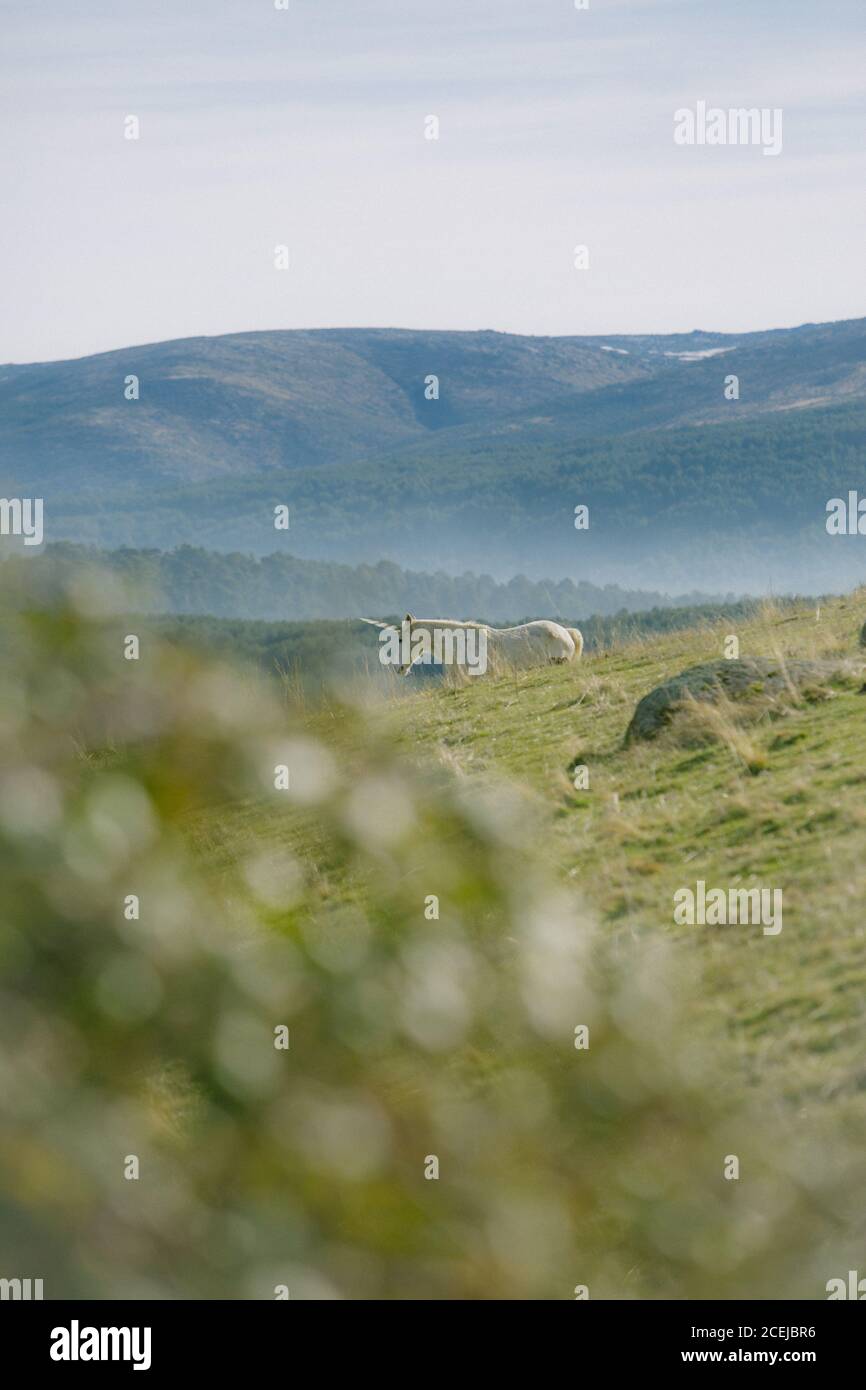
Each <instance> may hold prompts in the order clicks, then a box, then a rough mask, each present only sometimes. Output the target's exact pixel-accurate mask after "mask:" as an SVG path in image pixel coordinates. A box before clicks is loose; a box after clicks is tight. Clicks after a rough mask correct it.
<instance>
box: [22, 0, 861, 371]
mask: <svg viewBox="0 0 866 1390" xmlns="http://www.w3.org/2000/svg"><path fill="white" fill-rule="evenodd" d="M864 73H866V2H864V0H590V8H589V10H587V11H579V10H577V9H576V8H575V4H574V0H289V10H288V12H283V11H278V10H276V9H275V8H274V0H77V3H75V4H62V3H54V2H53V0H52V3H42V0H0V80H2V98H3V110H2V127H3V139H2V148H0V179H2V183H0V187H2V195H3V213H2V218H0V255H2V277H3V295H2V305H3V312H2V315H0V361H4V362H8V361H18V362H21V361H33V360H39V359H47V358H57V357H69V356H78V355H81V354H84V353H89V352H95V351H100V350H103V349H107V348H112V347H119V346H123V345H125V344H129V343H140V342H146V341H152V340H159V339H165V338H174V337H185V336H189V335H192V334H199V333H225V332H233V331H238V330H246V329H260V328H294V327H322V326H337V325H340V326H342V325H402V326H406V327H418V328H421V327H424V328H496V329H501V330H508V331H513V332H523V333H628V332H649V331H664V330H670V331H675V330H676V331H679V330H683V331H687V330H690V329H693V328H698V327H700V328H716V329H727V330H733V331H742V330H745V329H748V328H764V327H772V326H783V325H790V324H795V323H800V322H803V321H806V320H823V319H839V318H852V317H857V316H860V315H863V314H866V285H864V271H863V257H864V245H866V236H864V232H866V227H864V221H866V218H864V208H866V194H864V189H866V178H864V175H866V153H864V144H866V142H864V133H866V119H864V117H866V100H864ZM700 100H703V101H706V102H707V103H709V104H710V105H711V106H721V107H723V108H726V109H727V108H729V107H732V106H750V107H751V106H756V107H769V108H775V107H781V108H782V110H783V113H784V114H783V150H782V153H781V155H780V156H779V157H778V158H768V157H765V156H764V155H763V153H762V150H761V149H760V148H756V147H730V146H728V147H707V146H703V147H698V146H694V147H679V146H677V145H676V144H675V143H674V140H673V113H674V111H675V110H676V109H677V108H680V107H686V106H688V107H692V108H694V107H695V105H696V103H697V102H698V101H700ZM129 114H134V115H137V116H138V117H139V118H140V121H141V137H140V139H139V140H138V141H137V142H136V141H130V140H126V139H124V118H125V117H126V116H127V115H129ZM431 114H435V115H437V116H438V117H439V120H440V122H441V133H440V139H439V140H438V141H428V140H425V138H424V122H425V117H426V116H428V115H431ZM579 243H583V244H586V245H588V246H589V249H590V268H589V270H588V271H577V270H575V268H574V263H573V253H574V247H575V245H577V244H579ZM278 244H286V245H288V247H289V249H290V268H289V270H288V271H285V272H281V271H277V270H275V268H274V247H275V246H276V245H278Z"/></svg>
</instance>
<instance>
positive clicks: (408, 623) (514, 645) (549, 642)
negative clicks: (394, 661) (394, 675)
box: [361, 613, 583, 676]
mask: <svg viewBox="0 0 866 1390" xmlns="http://www.w3.org/2000/svg"><path fill="white" fill-rule="evenodd" d="M361 622H362V623H370V625H371V626H372V627H378V628H381V629H382V630H384V631H400V629H398V628H396V626H395V624H394V623H380V622H378V621H377V619H376V618H362V619H361ZM401 628H402V629H403V631H408V636H409V646H410V647H411V646H412V637H413V635H414V634H415V633H417V632H425V633H429V634H433V633H434V632H435V631H436V629H437V628H438V629H440V630H441V631H449V630H450V631H452V632H453V631H459V630H460V629H463V630H464V631H467V630H474V631H477V632H479V633H482V632H483V633H484V634H485V639H486V642H487V649H488V651H490V652H492V653H493V654H494V655H498V656H500V657H503V658H504V659H505V660H506V661H507V662H508V663H509V664H510V665H511V666H547V665H549V664H550V663H551V662H553V663H555V664H557V665H562V664H564V663H565V662H568V661H578V660H580V657H581V655H582V654H583V636H582V634H581V633H580V632H579V631H578V629H577V628H576V627H563V626H562V624H561V623H554V622H551V621H550V619H548V618H536V619H535V620H534V621H533V622H530V623H520V624H519V625H518V626H517V627H489V626H488V625H487V623H474V622H461V621H459V620H458V619H457V618H416V617H414V616H413V615H412V614H411V613H407V614H406V617H405V618H404V619H403V622H402V624H401ZM417 659H418V658H415V660H417ZM413 665H414V660H410V661H409V662H408V663H407V664H406V665H404V666H400V667H399V668H398V669H399V671H400V674H401V675H403V676H408V674H409V672H410V671H411V669H412V666H413Z"/></svg>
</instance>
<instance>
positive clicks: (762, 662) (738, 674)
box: [625, 656, 857, 743]
mask: <svg viewBox="0 0 866 1390" xmlns="http://www.w3.org/2000/svg"><path fill="white" fill-rule="evenodd" d="M856 675H857V673H856V672H854V671H852V670H851V669H850V667H848V666H846V664H845V663H844V662H840V661H795V660H786V661H785V662H784V663H783V662H781V661H780V660H778V658H773V657H765V656H745V657H743V658H742V659H741V660H739V661H728V660H725V659H724V658H723V659H721V660H719V661H706V662H704V663H703V665H701V666H690V667H689V669H688V670H687V671H682V672H681V673H680V674H679V675H678V676H674V677H673V678H672V679H671V680H669V681H665V683H664V685H658V686H656V688H655V690H651V691H650V693H649V694H648V695H644V697H643V699H642V700H641V701H640V702H639V703H638V705H637V707H636V709H635V712H634V714H633V715H632V720H631V723H630V724H629V726H628V729H627V730H626V735H625V741H626V743H631V742H632V740H633V739H636V738H655V736H656V734H658V733H660V731H661V730H662V729H663V728H665V726H666V725H667V724H668V723H669V722H670V720H671V718H672V716H673V715H674V714H675V712H676V710H677V708H678V707H679V706H680V705H681V704H682V702H683V701H684V700H687V699H688V698H689V697H691V698H692V699H694V700H704V701H710V702H712V701H715V700H719V699H721V698H722V697H723V696H727V698H728V699H729V700H742V699H745V698H747V697H748V696H750V695H765V696H766V695H770V696H774V695H779V694H781V693H782V692H784V691H786V690H789V689H790V688H791V686H794V688H795V689H803V688H804V687H807V686H810V685H811V686H826V685H828V684H830V683H832V682H833V681H834V680H837V681H840V682H841V683H843V684H846V683H848V682H849V681H850V680H851V679H853V678H855V677H856ZM846 678H847V679H846Z"/></svg>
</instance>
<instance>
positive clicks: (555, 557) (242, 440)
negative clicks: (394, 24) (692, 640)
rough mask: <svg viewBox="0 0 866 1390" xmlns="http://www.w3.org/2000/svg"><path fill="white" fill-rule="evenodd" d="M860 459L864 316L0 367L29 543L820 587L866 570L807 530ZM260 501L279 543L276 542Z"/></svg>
mask: <svg viewBox="0 0 866 1390" xmlns="http://www.w3.org/2000/svg"><path fill="white" fill-rule="evenodd" d="M133 375H134V376H135V377H137V378H138V382H139V389H140V398H139V399H138V400H126V399H125V398H124V385H125V381H126V379H127V378H128V377H130V376H133ZM434 376H435V377H436V378H437V380H438V390H439V398H438V399H427V398H426V395H425V383H427V382H428V381H429V379H430V378H432V377H434ZM731 376H736V378H737V380H738V387H739V396H738V398H737V399H734V400H730V399H726V396H725V382H726V380H727V379H728V378H729V377H731ZM864 456H866V320H863V319H856V320H850V321H846V322H841V323H835V324H806V325H803V326H802V327H800V328H795V329H783V330H772V331H767V332H761V333H751V334H742V335H736V336H734V335H725V334H716V333H709V332H695V333H691V334H678V335H667V336H666V335H659V336H654V335H641V336H636V337H622V336H615V337H610V338H599V337H592V338H579V337H569V338H530V337H519V336H515V335H510V334H500V333H492V332H478V333H447V332H415V331H410V330H402V329H345V330H343V329H328V330H318V331H309V332H307V331H303V332H302V331H298V332H295V331H286V332H272V333H244V334H233V335H228V336H226V337H219V338H193V339H185V340H179V341H176V342H169V343H156V344H150V345H147V346H144V347H137V348H128V349H123V350H121V351H117V352H111V353H103V354H100V355H99V356H96V357H88V358H81V359H78V360H76V361H71V362H54V363H44V364H36V365H29V366H14V365H10V366H5V367H2V368H0V495H7V496H15V495H23V496H42V497H44V499H45V513H46V537H47V539H49V540H57V539H71V540H80V541H87V542H95V543H98V544H101V545H107V546H117V545H131V546H159V547H161V548H170V547H172V546H174V545H177V544H181V543H191V544H196V545H204V546H209V547H211V548H215V549H222V550H249V551H251V552H253V553H257V554H266V553H268V552H270V551H272V550H273V549H274V547H275V541H276V543H277V544H285V545H286V546H287V548H289V549H290V550H291V551H292V553H294V554H296V555H299V556H301V557H304V558H308V559H312V558H322V559H329V560H342V561H346V562H352V563H355V562H369V561H372V560H377V559H379V558H382V557H383V556H385V557H388V558H390V559H392V560H395V561H397V562H399V563H401V564H403V565H405V566H409V567H411V568H414V569H419V570H425V571H430V570H432V569H435V568H437V567H439V566H441V567H444V568H447V569H449V570H451V571H458V572H459V571H461V570H464V569H468V568H474V569H478V568H484V569H488V570H490V571H491V573H493V574H496V575H497V576H499V577H508V576H509V575H512V574H514V573H515V572H517V571H523V572H524V573H526V574H527V575H529V576H530V577H532V578H540V577H542V576H544V575H548V574H551V573H558V574H568V575H570V576H572V577H573V578H576V579H585V580H588V581H591V582H595V583H598V582H601V583H605V582H622V583H623V584H625V585H627V586H628V587H630V588H653V589H658V590H665V591H672V590H673V589H680V590H690V589H693V588H701V589H703V590H705V591H706V590H714V591H718V590H720V589H721V590H723V591H726V590H728V589H730V588H734V587H736V588H743V587H747V586H754V585H760V586H762V587H763V586H764V585H766V584H767V583H772V584H775V585H777V586H779V587H784V588H790V589H800V590H805V589H808V588H810V587H811V588H816V587H817V588H823V589H829V588H834V587H843V586H844V585H846V584H850V583H854V582H858V581H860V580H862V578H863V577H864V573H866V564H864V557H863V556H861V554H860V540H861V538H859V537H856V538H851V539H852V540H853V542H854V543H853V544H849V543H848V541H847V540H846V538H837V539H836V540H835V542H833V543H830V544H828V540H829V538H828V537H827V536H826V533H825V531H824V526H823V521H824V507H825V503H826V501H827V500H828V498H830V497H831V496H835V495H840V494H842V493H845V492H846V491H847V490H848V489H849V488H856V487H858V486H860V488H861V492H862V493H863V495H866V478H864V467H863V460H864ZM280 503H283V504H285V505H287V506H288V507H289V508H290V510H291V533H290V534H286V533H284V534H283V535H279V534H277V535H276V536H275V531H274V524H273V521H274V513H273V509H274V507H275V506H276V505H277V504H280ZM578 503H586V504H588V505H590V508H591V527H590V530H589V532H587V533H584V534H583V535H580V536H576V535H575V531H574V527H573V512H574V506H575V505H576V504H578ZM708 538H709V539H710V543H709V544H708ZM864 543H866V542H864ZM731 566H734V567H735V569H736V581H734V580H733V578H732V577H731V576H730V575H728V574H727V573H726V571H727V569H728V568H730V567H731Z"/></svg>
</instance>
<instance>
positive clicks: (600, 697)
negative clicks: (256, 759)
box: [400, 593, 866, 1140]
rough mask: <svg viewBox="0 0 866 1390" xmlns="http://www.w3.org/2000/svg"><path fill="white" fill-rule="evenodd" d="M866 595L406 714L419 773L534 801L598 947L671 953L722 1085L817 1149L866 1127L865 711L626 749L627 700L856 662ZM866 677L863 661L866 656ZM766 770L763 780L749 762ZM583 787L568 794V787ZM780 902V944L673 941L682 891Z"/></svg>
mask: <svg viewBox="0 0 866 1390" xmlns="http://www.w3.org/2000/svg"><path fill="white" fill-rule="evenodd" d="M864 613H866V594H862V593H861V594H860V596H859V598H858V597H856V596H855V597H854V598H852V599H845V600H834V601H832V602H830V603H829V604H825V605H824V606H822V608H821V610H820V620H816V608H815V607H814V606H803V607H801V608H799V609H797V610H794V611H787V610H786V611H784V612H782V611H778V610H775V609H773V608H767V609H764V610H763V611H762V612H761V613H760V614H759V615H757V616H755V617H753V618H751V619H747V620H746V621H742V620H741V621H735V622H733V623H732V622H730V621H722V622H717V623H713V624H708V625H706V626H703V627H700V628H696V629H691V630H688V631H685V632H678V633H673V634H670V635H665V636H657V635H655V634H653V635H652V636H650V637H648V638H646V639H644V640H640V641H637V642H634V643H632V644H629V645H625V646H622V647H620V648H618V649H616V650H613V651H610V652H605V653H602V654H600V655H599V656H597V657H595V658H593V657H590V658H589V659H588V660H586V661H585V662H584V663H583V664H582V666H581V667H580V668H579V669H573V668H563V669H559V670H555V671H546V670H545V671H536V672H532V673H524V674H521V675H519V676H517V677H515V678H514V679H512V680H504V679H503V680H498V681H495V680H491V681H479V682H476V683H469V684H467V685H466V686H464V687H458V688H454V689H450V690H428V691H426V692H425V693H424V695H423V696H422V697H421V698H420V699H418V700H415V701H413V702H412V704H411V706H408V707H407V708H406V710H405V711H404V712H403V714H402V716H401V717H402V722H403V728H402V733H401V735H400V737H401V739H402V742H403V745H404V747H405V748H406V750H407V751H408V752H409V753H410V754H411V756H412V757H413V758H415V759H419V760H424V761H429V760H433V759H441V760H443V761H444V762H445V763H446V765H448V766H449V767H451V768H453V769H454V770H455V771H456V772H457V773H458V774H460V775H465V776H467V777H470V778H473V779H474V778H481V779H484V778H493V777H501V776H504V777H507V778H509V779H512V780H514V781H517V782H518V783H519V784H520V785H521V786H522V787H525V788H527V789H528V790H529V791H530V793H531V796H532V799H533V802H534V804H535V806H536V809H537V810H538V812H539V814H541V815H542V816H543V817H544V818H545V819H546V821H547V823H548V829H547V832H546V833H547V835H548V837H549V839H548V844H549V849H550V853H551V856H552V858H553V860H554V862H555V864H556V866H557V869H558V871H559V872H560V873H561V874H562V875H563V876H565V877H567V878H569V879H571V880H573V881H574V882H575V883H576V884H577V885H579V887H580V890H581V892H582V893H584V894H585V896H586V899H587V901H588V903H589V904H590V906H591V908H592V910H593V911H594V912H595V913H597V914H598V916H599V918H600V920H601V921H602V922H603V923H604V925H605V928H606V930H608V931H611V932H615V933H620V932H623V933H627V934H629V935H631V934H640V935H648V936H651V937H659V936H662V937H666V938H670V939H671V940H673V941H674V942H675V943H676V946H677V950H678V951H680V952H684V953H686V954H687V955H688V956H689V958H690V959H691V960H692V961H693V964H694V966H695V968H696V969H697V970H698V971H699V972H700V976H701V979H702V981H703V988H702V991H701V993H700V995H699V998H698V1001H697V1002H696V1003H695V1004H694V1006H693V1007H694V1024H695V1027H696V1028H697V1029H699V1030H700V1032H701V1035H702V1036H703V1038H704V1039H705V1041H706V1043H707V1045H708V1046H709V1047H711V1048H712V1049H713V1050H714V1051H717V1052H718V1053H719V1054H720V1055H721V1056H723V1057H724V1059H725V1068H726V1071H727V1074H728V1077H729V1080H730V1082H731V1084H732V1085H733V1086H740V1085H742V1084H745V1085H747V1086H748V1087H750V1088H754V1089H755V1090H756V1091H758V1092H760V1095H761V1098H762V1104H764V1105H766V1106H768V1107H770V1109H776V1108H780V1107H784V1106H794V1107H796V1108H797V1110H798V1113H799V1114H800V1115H801V1117H802V1119H803V1122H804V1124H807V1125H808V1126H810V1128H811V1129H812V1132H813V1133H814V1135H815V1138H816V1140H817V1139H818V1137H819V1136H820V1135H821V1134H822V1133H823V1132H824V1127H825V1126H826V1125H828V1124H831V1123H836V1122H838V1121H839V1120H840V1119H842V1118H844V1117H846V1116H847V1115H849V1114H850V1115H854V1114H855V1113H856V1115H857V1116H858V1117H860V1118H861V1119H863V1118H866V1070H864V1058H863V1042H864V1028H866V1006H864V998H866V929H864V926H863V921H862V911H861V904H862V901H863V898H864V895H866V807H864V801H863V791H864V787H866V753H864V739H863V719H864V710H866V703H864V700H866V697H864V695H863V694H857V693H854V692H853V691H852V692H850V693H844V694H834V695H833V696H832V697H828V698H827V699H826V700H822V701H818V702H817V703H808V702H792V703H790V704H785V705H784V706H783V707H782V708H781V709H779V710H778V711H776V712H772V713H771V714H770V715H765V716H763V717H762V718H761V719H760V720H759V721H758V722H757V723H756V724H753V725H752V726H750V727H748V728H747V729H746V730H745V731H739V730H738V729H737V728H736V727H735V726H734V725H733V724H731V725H729V727H728V728H727V729H726V730H723V731H722V733H718V732H717V733H715V734H713V733H712V731H710V735H709V740H710V741H709V742H705V743H704V744H703V746H702V745H701V738H700V731H699V732H698V734H696V733H695V731H694V730H691V731H687V732H672V733H670V734H667V735H664V736H662V737H661V738H659V739H658V740H657V741H656V742H654V743H648V744H637V745H634V746H632V747H629V748H624V747H623V734H624V732H625V729H626V726H627V724H628V722H629V719H630V717H631V714H632V711H633V709H634V706H635V704H636V702H637V700H638V699H639V698H640V697H641V696H642V695H644V694H646V693H647V692H648V691H649V690H650V689H652V688H653V687H654V686H655V685H657V684H659V683H661V682H662V681H663V680H664V679H666V678H668V677H669V676H671V675H673V674H676V673H677V672H679V671H680V670H682V669H684V668H685V667H688V666H691V665H695V664H697V663H699V662H703V661H706V660H710V659H714V658H718V657H720V656H721V655H722V654H723V650H722V644H723V639H724V638H725V637H726V636H727V635H728V634H729V633H735V634H736V635H737V636H738V637H739V640H740V652H741V654H742V655H749V654H754V655H775V654H779V653H781V654H783V655H786V656H803V655H806V656H825V655H831V656H837V655H840V654H849V655H850V654H854V655H855V656H856V655H857V644H856V637H857V634H858V633H859V629H860V626H861V624H862V621H863V618H864ZM864 664H866V657H864ZM750 762H751V763H753V765H754V766H757V767H759V768H760V770H759V771H758V773H757V775H756V774H755V773H753V772H750V770H749V767H748V763H750ZM575 763H578V764H584V765H586V766H587V767H588V769H589V775H590V788H589V790H586V791H575V790H574V788H573V786H572V779H571V776H570V769H571V768H572V767H573V765H574V764H575ZM698 878H702V879H704V880H705V881H706V883H707V884H708V885H709V884H712V885H719V886H724V887H728V886H729V885H736V886H741V885H743V886H749V885H752V884H763V885H773V886H777V887H781V888H782V889H783V892H784V905H785V918H784V928H783V931H782V932H781V934H780V935H779V936H778V937H772V938H771V937H767V938H765V937H763V936H762V935H761V934H760V931H756V930H755V929H754V928H749V927H741V926H729V927H716V928H712V927H676V926H674V925H673V917H672V895H673V893H674V891H675V890H676V889H677V888H678V887H681V886H688V885H691V886H692V887H693V886H694V883H695V880H696V879H698Z"/></svg>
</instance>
